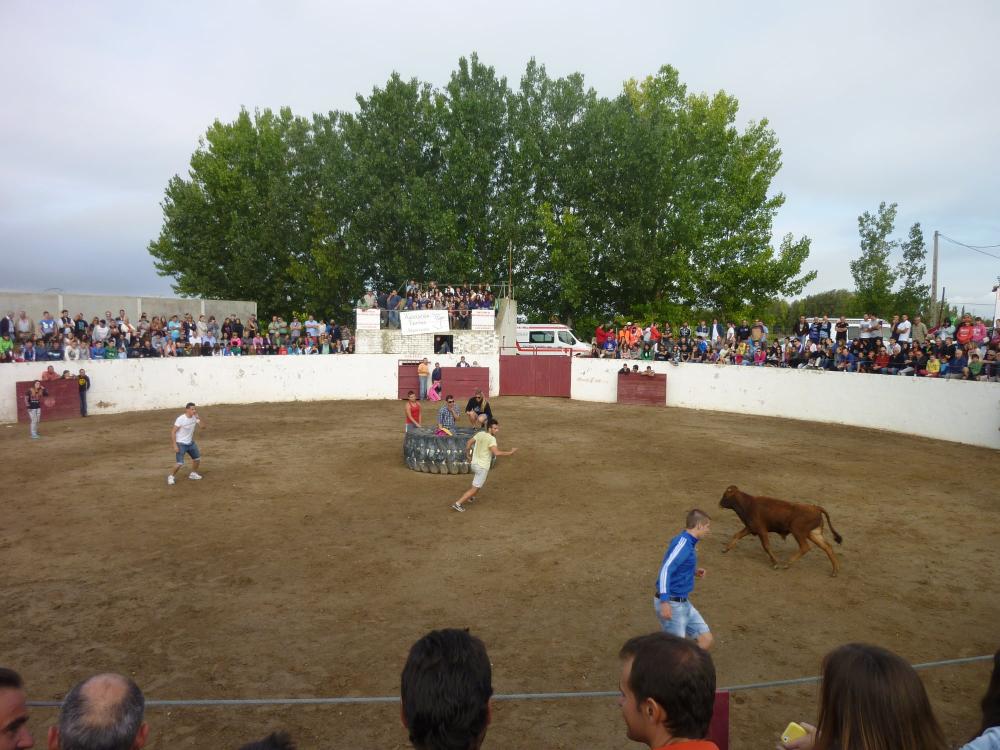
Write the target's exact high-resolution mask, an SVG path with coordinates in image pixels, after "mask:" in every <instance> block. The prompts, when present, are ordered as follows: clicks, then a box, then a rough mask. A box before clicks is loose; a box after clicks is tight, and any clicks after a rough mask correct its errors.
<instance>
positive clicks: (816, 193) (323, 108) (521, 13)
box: [0, 0, 1000, 314]
mask: <svg viewBox="0 0 1000 750" xmlns="http://www.w3.org/2000/svg"><path fill="white" fill-rule="evenodd" d="M998 30H1000V3H998V2H995V1H994V0H981V1H978V2H973V1H970V2H963V1H962V0H956V1H955V2H952V3H942V2H924V1H922V0H920V1H916V0H899V1H897V0H893V1H891V2H890V1H889V0H877V1H876V0H863V1H858V0H849V1H844V0H841V1H840V2H836V3H811V2H798V1H796V2H770V1H767V0H765V1H764V2H756V3H747V2H745V0H740V1H739V2H718V3H694V2H684V3H681V2H675V1H674V0H655V1H651V2H646V3H637V2H618V3H608V2H606V0H601V1H600V2H590V1H589V0H584V1H581V0H577V2H574V3H555V2H553V3H546V2H542V1H539V0H533V1H532V2H522V1H521V0H516V1H510V0H508V2H505V3H496V2H489V3H487V2H478V1H475V2H473V1H466V2H462V3H457V2H456V3H445V2H429V1H427V0H425V1H424V2H420V3H412V2H373V1H371V0H369V1H368V2H351V3H336V2H332V1H323V0H313V1H307V0H285V1H284V2H276V1H275V2H252V1H250V0H242V1H240V2H213V1H212V0H200V1H199V2H187V1H179V0H172V1H171V2H159V3H157V2H149V3H145V2H138V3H137V2H134V0H133V1H131V2H100V3H80V2H69V1H60V0H47V1H45V2H39V0H2V2H0V76H2V80H3V82H4V87H3V88H4V93H3V114H2V116H0V288H3V289H15V290H30V291H40V290H43V289H46V288H50V287H57V288H60V289H62V290H64V291H66V292H74V291H75V292H101V293H126V294H170V293H171V291H170V281H169V280H168V279H165V278H161V277H159V276H157V274H156V272H155V270H154V268H153V263H152V259H151V258H150V256H149V254H148V253H147V252H146V245H147V243H148V242H149V241H150V240H151V239H152V238H154V237H156V235H157V234H158V232H159V228H160V223H161V212H160V207H159V203H160V200H161V199H162V196H163V190H164V188H165V186H166V183H167V180H168V179H169V178H170V177H171V176H172V175H174V174H177V173H181V174H186V170H187V164H188V160H189V158H190V156H191V153H192V151H193V150H194V149H195V147H196V145H197V140H198V137H199V135H201V134H202V133H204V132H205V130H206V128H207V127H208V126H209V125H210V124H211V123H212V121H213V120H215V119H216V118H218V119H221V120H223V121H229V120H232V119H233V118H234V117H235V116H236V115H237V113H238V112H239V109H240V107H241V106H242V107H247V108H248V109H254V108H264V107H271V108H277V107H280V106H283V105H287V106H290V107H291V108H292V110H293V111H294V112H295V113H296V114H300V115H307V116H308V115H310V114H311V113H313V112H327V111H329V110H333V109H346V110H353V109H354V108H355V101H354V97H355V95H356V94H357V93H359V92H360V93H368V92H370V91H371V89H372V87H373V86H376V85H379V86H380V85H382V84H384V82H385V81H386V79H387V78H388V76H389V75H390V74H391V72H392V71H393V70H396V71H399V72H400V73H401V74H402V75H403V76H404V77H405V78H410V77H416V78H419V79H421V80H424V81H428V82H430V83H432V84H434V85H435V86H441V85H443V84H444V83H445V82H446V81H447V78H448V75H449V73H450V72H451V71H452V70H453V69H454V68H455V66H456V62H457V60H458V58H459V57H460V56H462V55H468V54H469V53H471V52H473V51H475V52H478V53H479V56H480V59H481V61H482V62H484V63H486V64H488V65H493V66H494V67H495V68H496V69H497V72H498V73H499V74H500V75H504V76H506V77H507V78H508V80H509V82H510V83H511V85H512V86H516V83H517V81H518V79H519V77H520V74H521V73H522V72H523V70H524V66H525V64H526V62H527V61H528V59H529V58H531V57H535V58H536V59H537V60H538V61H539V62H541V63H543V64H544V65H545V66H546V68H547V69H548V72H549V74H550V75H551V76H560V75H565V74H569V73H572V72H574V71H580V72H581V73H583V74H584V76H585V78H586V81H587V83H588V85H589V86H592V87H593V88H595V89H596V90H597V92H598V93H599V94H601V95H604V96H614V95H616V94H617V93H618V92H619V91H620V89H621V85H622V82H623V81H624V80H625V79H627V78H631V77H643V76H646V75H648V74H651V73H654V72H655V71H656V70H657V69H658V68H659V67H660V66H661V65H663V64H666V63H669V64H671V65H673V66H674V67H676V68H677V69H678V70H679V71H680V75H681V80H682V81H684V82H685V83H686V84H687V86H688V88H689V90H691V91H707V92H714V91H716V90H718V89H725V90H726V91H727V92H729V93H730V94H733V95H734V96H736V97H737V98H738V99H739V101H740V107H741V110H740V111H741V115H740V117H741V120H742V121H743V122H745V121H747V120H750V119H760V118H764V117H766V118H767V119H768V120H769V121H770V123H771V125H772V127H773V128H774V130H775V131H776V132H777V135H778V140H779V142H780V144H781V148H782V151H783V154H784V158H783V161H784V167H783V169H782V170H781V172H780V173H779V175H778V178H777V180H776V182H775V184H774V186H773V187H774V189H775V190H780V191H782V192H783V193H785V195H786V196H787V202H786V204H785V206H784V207H783V208H782V209H781V211H780V212H779V214H778V217H777V221H776V222H775V236H776V237H780V236H781V235H782V234H784V233H785V232H792V233H794V234H795V235H796V236H799V235H803V234H805V235H808V236H809V237H811V238H812V240H813V243H812V253H811V255H810V258H809V260H808V262H807V268H808V269H814V270H816V271H818V273H819V276H818V278H817V280H816V281H815V282H814V283H813V284H812V285H811V286H810V287H809V289H808V290H807V291H810V292H815V291H821V290H824V289H831V288H836V287H844V288H852V287H853V283H852V280H851V277H850V271H849V268H848V262H849V260H850V259H851V258H853V257H855V256H856V255H857V254H858V236H857V216H858V214H860V213H861V212H863V211H865V210H872V211H874V210H875V208H876V207H877V206H878V203H879V201H882V200H885V201H888V202H891V201H896V202H897V203H899V217H898V220H897V227H896V229H897V235H899V236H900V237H903V236H905V234H906V232H907V230H908V228H909V225H910V224H912V223H913V222H916V221H919V222H920V223H921V225H922V226H923V228H924V231H925V236H926V240H927V244H928V247H930V246H931V243H932V234H933V231H934V230H935V229H938V230H940V231H941V232H942V233H944V234H946V235H948V236H949V237H952V238H954V239H956V240H959V241H961V242H964V243H967V244H970V245H978V246H985V245H1000V204H998V202H1000V138H998V134H1000V54H997V52H996V34H997V31H998ZM985 252H988V253H992V254H993V255H996V256H1000V247H997V248H992V249H988V250H986V251H985ZM998 274H1000V259H998V258H992V257H988V256H986V255H983V254H980V253H976V252H973V251H971V250H968V249H965V248H962V247H959V246H957V245H954V244H952V243H949V242H944V241H942V243H941V261H940V276H939V278H940V281H939V283H940V284H943V285H945V286H946V287H947V289H948V297H949V298H950V299H952V300H955V301H959V302H968V303H972V302H979V303H985V302H988V301H989V300H991V299H992V295H991V293H990V288H991V286H992V284H994V283H996V280H997V275H998ZM928 275H929V274H928ZM970 309H974V310H976V311H979V312H981V313H982V314H989V312H990V311H989V308H988V307H978V308H970Z"/></svg>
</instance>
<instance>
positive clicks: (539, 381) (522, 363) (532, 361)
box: [500, 354, 573, 398]
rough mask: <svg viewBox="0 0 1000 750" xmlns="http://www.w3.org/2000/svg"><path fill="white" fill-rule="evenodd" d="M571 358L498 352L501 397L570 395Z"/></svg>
mask: <svg viewBox="0 0 1000 750" xmlns="http://www.w3.org/2000/svg"><path fill="white" fill-rule="evenodd" d="M572 364H573V360H572V359H571V358H570V357H568V356H563V355H555V354H553V355H544V354H529V355H523V356H518V355H516V354H515V355H506V354H505V355H501V357H500V395H501V396H556V397H560V398H569V393H570V383H571V382H572V380H573V378H572Z"/></svg>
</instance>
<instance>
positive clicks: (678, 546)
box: [656, 531, 698, 601]
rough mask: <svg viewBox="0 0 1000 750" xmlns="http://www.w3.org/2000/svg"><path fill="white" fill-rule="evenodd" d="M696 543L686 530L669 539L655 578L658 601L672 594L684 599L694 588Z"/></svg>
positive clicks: (696, 557) (696, 563) (696, 561)
mask: <svg viewBox="0 0 1000 750" xmlns="http://www.w3.org/2000/svg"><path fill="white" fill-rule="evenodd" d="M697 543H698V540H697V538H695V537H694V536H692V535H691V534H689V533H688V532H687V531H682V532H681V533H680V534H678V535H677V536H675V537H674V538H673V539H671V540H670V546H669V547H667V552H666V554H665V555H664V556H663V562H662V563H661V564H660V575H659V576H658V577H657V579H656V595H657V597H658V598H659V599H660V601H665V600H667V599H669V598H670V597H672V596H673V597H679V598H684V599H686V598H687V596H688V594H690V593H691V591H692V589H694V573H695V570H696V569H697V567H698V556H697V553H696V552H695V549H694V547H695V545H696V544H697Z"/></svg>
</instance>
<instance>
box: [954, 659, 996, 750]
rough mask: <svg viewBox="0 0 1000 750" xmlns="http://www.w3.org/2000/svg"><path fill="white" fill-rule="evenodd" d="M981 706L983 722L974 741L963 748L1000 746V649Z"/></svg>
mask: <svg viewBox="0 0 1000 750" xmlns="http://www.w3.org/2000/svg"><path fill="white" fill-rule="evenodd" d="M980 706H982V709H983V723H982V724H980V726H979V732H977V733H976V736H975V738H974V739H973V740H972V742H970V743H968V744H967V745H963V746H962V750H998V748H1000V651H997V652H996V653H995V654H993V674H992V675H990V684H989V687H987V688H986V695H984V696H983V702H982V703H981V704H980Z"/></svg>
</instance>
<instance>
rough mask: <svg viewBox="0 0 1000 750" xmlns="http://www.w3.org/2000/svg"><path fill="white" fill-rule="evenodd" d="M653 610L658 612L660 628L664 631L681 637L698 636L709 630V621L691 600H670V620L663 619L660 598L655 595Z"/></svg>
mask: <svg viewBox="0 0 1000 750" xmlns="http://www.w3.org/2000/svg"><path fill="white" fill-rule="evenodd" d="M653 610H654V611H655V612H656V619H657V620H659V621H660V628H661V629H662V630H663V632H664V633H670V634H671V635H676V636H678V637H680V638H697V637H698V636H699V635H702V634H703V633H707V632H709V627H708V623H706V622H705V619H704V618H703V617H702V616H701V613H700V612H698V610H697V609H695V608H694V605H693V604H692V603H691V601H690V600H688V601H686V602H670V619H669V620H665V619H663V616H662V615H661V614H660V600H659V599H658V598H657V597H655V596H654V597H653Z"/></svg>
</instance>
